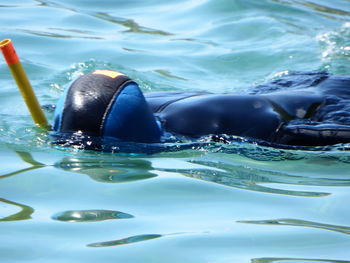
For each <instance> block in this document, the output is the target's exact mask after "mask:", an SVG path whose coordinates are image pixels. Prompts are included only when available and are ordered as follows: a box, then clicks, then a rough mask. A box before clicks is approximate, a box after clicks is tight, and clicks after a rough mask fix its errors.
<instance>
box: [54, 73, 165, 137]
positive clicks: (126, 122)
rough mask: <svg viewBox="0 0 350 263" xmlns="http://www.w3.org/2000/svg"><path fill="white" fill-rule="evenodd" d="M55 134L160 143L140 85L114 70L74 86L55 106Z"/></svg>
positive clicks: (91, 75) (97, 74)
mask: <svg viewBox="0 0 350 263" xmlns="http://www.w3.org/2000/svg"><path fill="white" fill-rule="evenodd" d="M54 131H55V132H57V133H62V134H67V133H68V134H69V133H81V134H84V135H87V136H94V137H107V138H108V137H112V138H114V139H118V140H122V141H131V142H146V143H153V142H159V141H160V136H161V130H160V128H159V126H158V125H157V123H156V120H155V118H154V116H153V113H152V112H151V110H150V109H149V106H148V104H147V102H146V100H145V98H144V96H143V94H142V92H141V90H140V88H139V87H138V85H137V84H136V83H135V82H134V81H132V80H131V79H130V78H128V77H127V76H125V75H123V74H121V73H119V72H116V71H111V70H96V71H95V72H93V73H89V74H87V75H84V76H81V77H79V78H78V79H77V80H75V81H74V82H73V84H72V85H71V86H70V87H69V88H68V89H67V90H66V91H65V92H64V94H63V95H62V97H61V98H60V100H59V102H58V104H57V106H56V110H55V117H54Z"/></svg>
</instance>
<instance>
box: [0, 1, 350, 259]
mask: <svg viewBox="0 0 350 263" xmlns="http://www.w3.org/2000/svg"><path fill="white" fill-rule="evenodd" d="M4 38H11V39H12V40H13V42H14V44H15V46H16V48H17V52H18V53H19V56H20V58H21V60H22V63H23V65H24V67H25V68H26V70H27V72H28V75H29V77H30V79H31V82H32V85H33V86H34V88H35V90H36V91H37V94H38V97H39V99H40V102H41V103H42V104H51V103H56V101H57V99H58V97H59V95H60V94H62V92H63V90H64V88H66V87H67V86H68V85H69V83H70V82H71V81H72V80H73V79H75V78H76V77H77V76H79V75H81V74H83V73H87V72H90V71H92V70H94V69H97V68H108V69H114V70H119V71H122V72H124V73H126V74H128V75H129V76H131V77H132V78H134V79H135V80H137V81H138V82H139V83H140V85H141V87H142V89H143V90H144V91H163V90H169V91H182V90H184V91H185V90H196V91H211V92H245V91H247V90H248V89H249V88H250V87H251V86H253V85H255V84H259V83H262V82H264V81H265V80H269V79H272V78H275V77H278V76H281V75H284V74H287V73H288V72H294V71H317V70H325V71H329V72H331V73H335V74H350V63H349V58H350V1H349V0H332V1H325V0H319V1H316V0H308V1H306V0H271V1H266V0H255V1H254V0H240V1H238V0H236V1H234V0H192V1H190V0H187V1H181V0H179V1H160V0H153V1H136V0H130V1H116V0H115V1H112V0H101V1H90V0H84V1H83V0H75V1H69V0H61V1H58V0H52V1H46V0H26V1H25V0H11V1H8V0H7V1H5V0H0V39H4ZM0 83H1V85H0V103H1V106H2V107H1V108H0V160H1V166H0V262H6V263H7V262H67V263H71V262H127V263H132V262H135V263H136V262H137V263H139V262H152V263H153V262H162V263H163V262H167V263H170V262H171V263H173V262H176V263H183V262H186V263H187V262H191V263H197V262H198V263H228V262H252V263H270V262H271V263H272V262H273V263H277V262H283V263H284V262H285V263H292V262H293V263H294V262H298V263H300V262H313V263H315V262H350V252H349V247H350V236H349V234H350V210H349V206H348V203H347V202H348V200H349V199H350V192H349V186H350V169H349V167H350V154H349V152H347V151H343V150H342V147H338V148H335V149H334V150H332V151H327V152H326V151H313V152H307V151H291V150H289V151H288V150H276V149H275V150H274V149H269V148H264V147H259V146H256V145H251V144H247V143H246V144H245V143H236V144H233V145H216V146H215V147H211V148H208V147H203V148H196V149H192V150H186V151H177V152H170V153H159V154H155V155H131V154H129V155H128V154H118V153H94V152H83V151H80V150H76V149H60V148H54V147H52V146H50V145H49V143H48V141H47V135H46V134H45V133H44V132H43V131H41V130H40V129H37V128H34V127H33V124H32V122H31V119H30V117H29V115H28V113H27V110H26V108H25V106H24V104H23V103H22V100H21V98H20V95H19V93H18V91H17V89H16V88H15V85H14V83H13V81H12V78H11V76H10V74H9V72H8V70H7V67H6V65H5V63H4V62H3V60H0ZM47 115H48V117H49V118H50V120H52V116H51V113H50V112H47ZM345 147H347V148H348V147H349V146H345ZM343 148H344V147H343Z"/></svg>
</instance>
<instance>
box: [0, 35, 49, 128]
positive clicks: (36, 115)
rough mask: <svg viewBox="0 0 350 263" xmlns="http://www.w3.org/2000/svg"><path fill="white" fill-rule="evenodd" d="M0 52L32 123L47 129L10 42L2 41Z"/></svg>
mask: <svg viewBox="0 0 350 263" xmlns="http://www.w3.org/2000/svg"><path fill="white" fill-rule="evenodd" d="M0 50H1V51H2V54H3V56H4V58H5V61H6V63H7V65H8V67H9V69H10V71H11V74H12V76H13V78H14V79H15V81H16V83H17V86H18V88H19V90H20V92H21V94H22V97H23V99H24V102H25V103H26V105H27V107H28V109H29V112H30V114H31V115H32V118H33V120H34V123H35V124H36V125H37V126H39V127H41V128H43V129H48V128H49V124H48V122H47V120H46V117H45V115H44V112H43V110H42V109H41V107H40V104H39V102H38V99H37V98H36V96H35V93H34V91H33V89H32V86H31V85H30V82H29V80H28V78H27V75H26V73H25V71H24V69H23V67H22V64H21V62H20V61H19V58H18V56H17V54H16V51H15V48H14V47H13V45H12V42H11V40H10V39H4V40H2V41H0Z"/></svg>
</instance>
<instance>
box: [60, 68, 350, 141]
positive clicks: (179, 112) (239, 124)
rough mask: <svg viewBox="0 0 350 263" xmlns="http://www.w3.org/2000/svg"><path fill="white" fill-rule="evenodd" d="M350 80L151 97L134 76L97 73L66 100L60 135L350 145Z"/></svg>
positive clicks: (311, 77)
mask: <svg viewBox="0 0 350 263" xmlns="http://www.w3.org/2000/svg"><path fill="white" fill-rule="evenodd" d="M349 100H350V77H347V76H333V75H329V74H327V73H300V74H291V75H288V76H285V77H282V78H280V79H278V80H274V81H272V82H269V83H266V84H263V85H259V86H257V87H255V88H254V89H252V90H251V92H250V93H249V94H244V95H238V94H212V93H205V92H202V93H201V92H187V93H180V92H155V93H149V94H145V95H143V94H142V92H141V91H140V89H139V87H138V85H137V84H136V83H135V82H134V81H132V80H130V79H129V78H128V77H126V76H124V75H120V74H117V73H116V74H114V75H113V72H110V71H96V72H94V73H90V74H87V75H85V76H82V77H80V78H79V79H77V80H76V81H75V82H74V83H73V84H72V85H71V87H70V88H69V89H68V90H67V91H66V92H65V95H64V96H62V99H61V100H60V102H59V103H58V105H57V108H56V113H55V125H54V130H55V131H56V132H58V133H65V134H67V133H77V132H78V133H81V134H85V135H89V136H94V137H104V138H109V137H111V138H114V139H118V140H120V141H128V142H142V143H157V142H164V140H166V139H164V138H166V137H165V136H164V134H165V133H166V134H172V135H174V136H181V137H186V138H189V139H193V140H196V139H198V138H200V137H202V136H208V135H213V140H215V138H218V137H217V136H215V135H229V136H239V137H244V138H248V139H250V140H253V141H254V140H255V141H257V142H259V141H265V142H270V143H274V144H280V145H297V146H324V145H333V144H337V143H348V142H350V104H349Z"/></svg>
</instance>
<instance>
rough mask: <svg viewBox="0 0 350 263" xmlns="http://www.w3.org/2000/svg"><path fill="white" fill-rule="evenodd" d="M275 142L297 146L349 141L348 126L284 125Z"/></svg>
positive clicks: (324, 144) (349, 128) (349, 127)
mask: <svg viewBox="0 0 350 263" xmlns="http://www.w3.org/2000/svg"><path fill="white" fill-rule="evenodd" d="M277 137H278V138H277V140H276V142H277V143H280V144H287V145H298V146H326V145H333V144H337V143H348V142H349V141H350V126H348V125H339V124H320V125H305V124H297V125H292V124H291V125H284V126H282V127H281V129H280V130H279V132H278V135H277Z"/></svg>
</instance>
